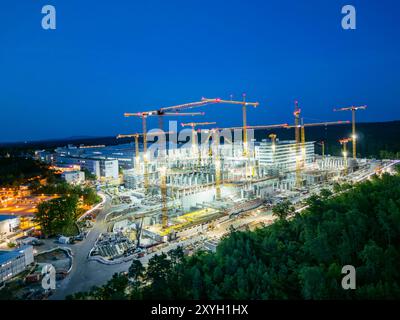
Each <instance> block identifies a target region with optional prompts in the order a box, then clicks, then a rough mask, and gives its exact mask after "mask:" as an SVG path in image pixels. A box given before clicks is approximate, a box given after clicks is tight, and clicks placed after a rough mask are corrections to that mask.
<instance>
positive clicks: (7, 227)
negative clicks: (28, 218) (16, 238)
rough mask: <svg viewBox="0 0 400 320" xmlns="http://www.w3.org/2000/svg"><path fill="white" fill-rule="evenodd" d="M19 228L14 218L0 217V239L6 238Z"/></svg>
mask: <svg viewBox="0 0 400 320" xmlns="http://www.w3.org/2000/svg"><path fill="white" fill-rule="evenodd" d="M18 226H19V218H18V217H15V216H0V238H2V237H4V236H5V237H6V236H8V235H9V234H11V233H12V232H13V230H14V229H16V228H18Z"/></svg>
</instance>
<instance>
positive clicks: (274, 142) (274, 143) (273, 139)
mask: <svg viewBox="0 0 400 320" xmlns="http://www.w3.org/2000/svg"><path fill="white" fill-rule="evenodd" d="M268 137H269V138H270V139H271V142H272V145H271V149H272V159H273V160H272V161H273V162H274V163H275V151H276V137H277V135H276V134H275V133H271V134H270V135H269V136H268Z"/></svg>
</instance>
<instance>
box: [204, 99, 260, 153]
mask: <svg viewBox="0 0 400 320" xmlns="http://www.w3.org/2000/svg"><path fill="white" fill-rule="evenodd" d="M202 101H204V102H208V103H226V104H237V105H241V106H242V117H243V156H247V155H248V143H247V129H248V126H247V113H246V108H247V106H253V107H257V106H258V105H259V103H258V102H246V94H243V101H234V100H222V99H219V98H216V99H207V98H202Z"/></svg>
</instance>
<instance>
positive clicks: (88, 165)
mask: <svg viewBox="0 0 400 320" xmlns="http://www.w3.org/2000/svg"><path fill="white" fill-rule="evenodd" d="M80 165H81V168H83V169H86V170H88V171H89V172H90V173H91V174H94V175H95V176H96V178H100V160H94V159H80Z"/></svg>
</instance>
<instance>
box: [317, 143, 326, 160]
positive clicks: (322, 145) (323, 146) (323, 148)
mask: <svg viewBox="0 0 400 320" xmlns="http://www.w3.org/2000/svg"><path fill="white" fill-rule="evenodd" d="M318 145H320V146H321V148H322V160H324V159H325V141H323V140H322V141H321V142H318Z"/></svg>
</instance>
